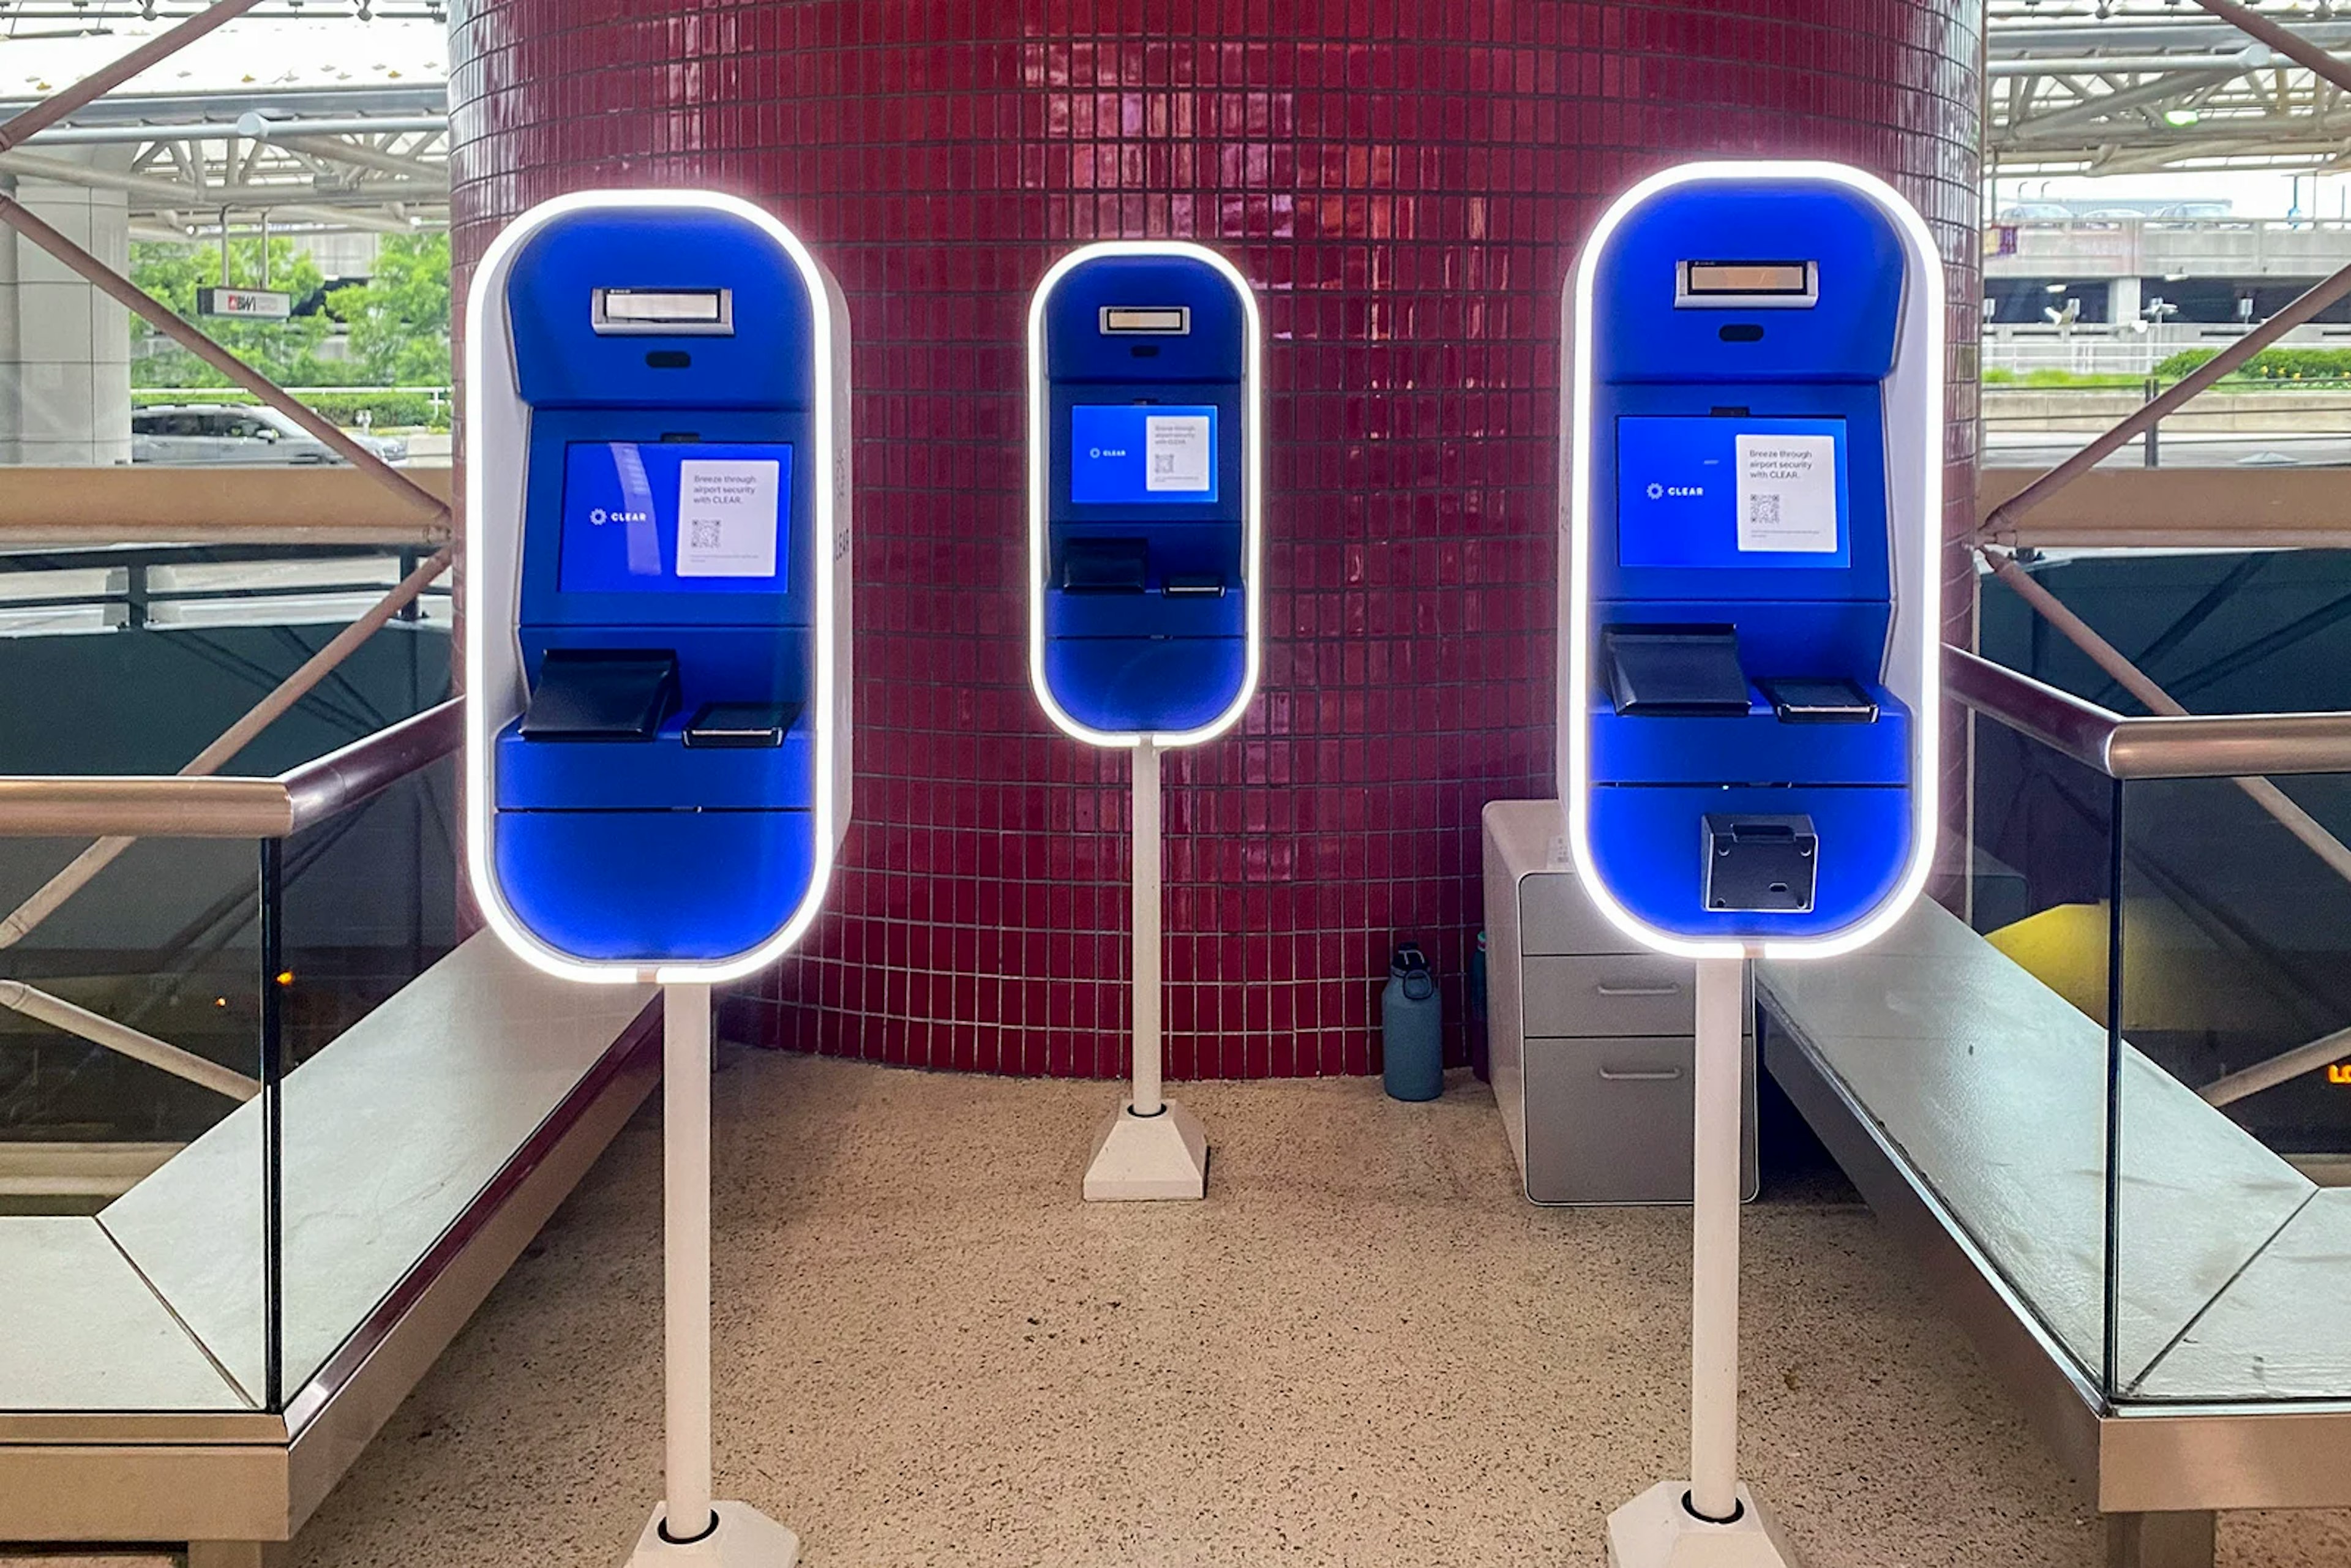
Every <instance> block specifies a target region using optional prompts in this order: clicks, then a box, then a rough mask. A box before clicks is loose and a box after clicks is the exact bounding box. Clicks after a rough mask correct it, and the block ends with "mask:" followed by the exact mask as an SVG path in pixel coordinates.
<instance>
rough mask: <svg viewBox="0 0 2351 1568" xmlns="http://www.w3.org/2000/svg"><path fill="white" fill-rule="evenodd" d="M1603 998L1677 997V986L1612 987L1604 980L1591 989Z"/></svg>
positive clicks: (1680, 989)
mask: <svg viewBox="0 0 2351 1568" xmlns="http://www.w3.org/2000/svg"><path fill="white" fill-rule="evenodd" d="M1593 990H1595V991H1598V992H1599V993H1600V994H1601V995H1602V996H1604V997H1678V996H1680V995H1681V994H1682V988H1680V987H1679V986H1612V985H1610V984H1608V982H1606V981H1605V980H1603V981H1602V982H1601V983H1600V984H1599V985H1597V986H1594V987H1593Z"/></svg>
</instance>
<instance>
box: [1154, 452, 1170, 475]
mask: <svg viewBox="0 0 2351 1568" xmlns="http://www.w3.org/2000/svg"><path fill="white" fill-rule="evenodd" d="M1151 471H1152V472H1153V473H1154V474H1173V473H1175V454H1174V453H1173V452H1155V453H1153V454H1152V455H1151Z"/></svg>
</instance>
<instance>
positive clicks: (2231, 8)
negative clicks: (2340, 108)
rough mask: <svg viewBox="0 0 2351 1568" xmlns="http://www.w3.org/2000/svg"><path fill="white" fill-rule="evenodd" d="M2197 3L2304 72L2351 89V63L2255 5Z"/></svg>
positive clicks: (2221, 0)
mask: <svg viewBox="0 0 2351 1568" xmlns="http://www.w3.org/2000/svg"><path fill="white" fill-rule="evenodd" d="M2196 4H2198V5H2201V6H2202V7H2203V8H2204V9H2205V10H2207V11H2210V13H2211V14H2212V15H2213V16H2218V17H2220V19H2221V20H2222V21H2224V22H2226V23H2228V24H2229V26H2231V27H2234V28H2236V29H2237V31H2239V32H2241V33H2242V34H2244V35H2245V36H2246V37H2249V38H2254V39H2258V40H2259V41H2261V42H2262V43H2263V44H2266V45H2268V46H2269V47H2271V48H2273V49H2275V50H2276V51H2277V52H2278V53H2279V54H2282V55H2283V56H2284V57H2286V58H2288V59H2290V60H2292V61H2294V63H2295V64H2296V65H2298V66H2300V67H2302V68H2303V69H2304V70H2306V71H2309V72H2311V73H2313V74H2314V75H2315V76H2317V77H2319V78H2323V79H2325V80H2326V81H2331V82H2333V83H2334V84H2335V86H2336V87H2339V88H2346V89H2351V61H2345V60H2340V59H2337V58H2336V57H2335V56H2333V55H2331V54H2328V53H2327V52H2326V51H2325V49H2324V48H2321V47H2319V46H2318V45H2317V44H2315V43H2313V42H2312V41H2311V40H2310V39H2308V38H2306V37H2303V36H2302V35H2300V34H2298V33H2296V32H2295V31H2294V29H2293V28H2291V27H2282V26H2279V25H2278V24H2277V23H2275V22H2273V21H2272V20H2270V19H2269V18H2268V17H2267V16H2262V14H2261V13H2260V12H2258V11H2255V10H2254V9H2253V8H2252V6H2250V5H2239V4H2238V3H2237V0H2196Z"/></svg>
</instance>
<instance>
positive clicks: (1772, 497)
mask: <svg viewBox="0 0 2351 1568" xmlns="http://www.w3.org/2000/svg"><path fill="white" fill-rule="evenodd" d="M1747 521H1748V522H1749V524H1750V525H1751V526H1753V527H1755V528H1778V527H1779V526H1780V497H1778V496H1777V495H1776V494H1774V493H1772V492H1771V491H1765V492H1763V493H1762V494H1760V495H1754V496H1750V497H1747Z"/></svg>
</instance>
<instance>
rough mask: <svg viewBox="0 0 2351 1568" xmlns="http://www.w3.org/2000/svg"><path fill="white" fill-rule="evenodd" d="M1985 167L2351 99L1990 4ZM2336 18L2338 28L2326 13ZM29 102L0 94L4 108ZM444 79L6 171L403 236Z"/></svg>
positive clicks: (33, 5) (2, 25)
mask: <svg viewBox="0 0 2351 1568" xmlns="http://www.w3.org/2000/svg"><path fill="white" fill-rule="evenodd" d="M202 8H203V0H146V3H141V0H0V50H5V47H6V43H7V41H8V40H9V39H12V38H16V39H24V40H26V41H30V40H32V39H34V38H37V37H57V36H58V35H59V34H60V33H61V32H65V31H68V30H70V31H74V32H86V31H88V30H89V29H91V28H93V27H102V26H104V25H105V24H106V23H107V21H108V20H109V19H110V18H112V19H115V20H119V21H124V22H128V21H131V20H134V19H143V18H160V19H162V20H166V21H168V20H172V19H174V18H177V17H179V16H187V15H193V13H194V12H196V11H198V10H201V9H202ZM2261 9H2262V15H2264V16H2269V17H2271V18H2273V20H2276V21H2278V22H2281V23H2283V24H2284V25H2286V26H2290V27H2292V28H2293V29H2294V31H2295V32H2296V33H2298V34H2300V35H2301V36H2302V37H2304V38H2307V39H2308V40H2310V41H2311V42H2312V43H2314V44H2317V45H2318V46H2320V47H2324V48H2325V49H2327V50H2329V51H2330V52H2335V53H2345V54H2351V0H2341V4H2340V8H2339V10H2338V7H2337V5H2336V4H2335V3H2332V0H2283V3H2281V0H2269V3H2268V4H2265V5H2262V7H2261ZM1988 12H1989V26H1988V29H1987V36H1988V40H1989V47H1988V51H1987V52H1988V59H1987V68H1988V72H1989V76H1990V80H1989V82H1988V84H1987V85H1988V99H1989V109H1990V124H1989V127H1988V131H1989V142H1990V152H1991V164H1992V169H1993V171H1994V172H1998V173H2001V174H2004V175H2021V174H2068V173H2074V174H2124V173H2148V172H2157V171H2160V170H2167V169H2172V170H2191V169H2222V168H2241V169H2279V170H2306V171H2328V172H2331V171H2339V170H2344V169H2346V168H2351V102H2346V95H2345V94H2344V93H2342V92H2341V91H2339V90H2338V89H2336V88H2335V87H2334V86H2333V85H2332V84H2330V83H2328V82H2325V81H2324V80H2322V79H2320V78H2317V77H2316V76H2314V74H2313V73H2312V72H2310V71H2308V70H2305V69H2304V68H2301V67H2299V66H2296V65H2294V64H2293V63H2292V62H2291V61H2288V60H2286V59H2284V58H2283V57H2278V56H2275V55H2273V54H2272V52H2271V51H2270V49H2269V48H2268V47H2266V46H2264V45H2262V44H2261V43H2258V42H2256V41H2255V40H2253V39H2252V38H2250V37H2247V36H2246V35H2245V34H2243V33H2241V32H2239V31H2238V30H2237V29H2236V28H2235V27H2233V26H2230V25H2229V24H2228V23H2227V22H2224V21H2221V20H2220V19H2218V18H2216V17H2213V16H2209V15H2207V14H2206V13H2204V12H2203V11H2201V10H2199V9H2198V8H2197V7H2196V6H2195V5H2193V4H2192V3H2191V0H1989V3H1988ZM443 14H444V6H443V5H440V4H438V3H436V0H265V4H263V5H260V6H258V7H256V10H255V12H254V13H253V15H254V16H259V17H276V18H278V19H281V20H283V19H286V18H297V17H298V18H305V19H309V20H314V21H319V22H333V23H340V25H341V26H364V25H365V24H364V23H363V22H361V21H360V20H359V18H361V17H371V18H374V19H379V20H395V19H400V18H425V17H430V18H433V19H435V20H437V19H439V18H440V17H441V16H442V15H443ZM2338 16H2339V17H2340V19H2338ZM22 107H26V105H25V104H23V103H17V104H5V103H0V117H5V115H6V114H7V113H9V112H11V111H12V110H14V109H17V108H22ZM447 130H448V127H447V91H446V84H445V83H442V82H429V83H428V82H423V81H420V82H417V83H416V84H415V85H414V86H413V87H409V86H405V85H403V86H402V87H400V88H398V89H386V88H385V87H383V86H381V85H373V86H369V87H365V88H356V87H355V88H350V89H340V88H330V87H319V88H302V89H292V90H283V91H277V92H265V93H253V94H218V93H207V94H201V95H194V96H191V97H185V98H154V97H145V96H131V95H118V96H116V97H112V98H108V99H99V101H98V102H97V103H96V104H93V105H91V106H90V107H89V108H88V109H86V110H82V111H80V112H79V113H78V114H76V115H75V116H74V117H73V118H72V120H71V121H70V122H69V123H68V124H67V125H65V126H61V127H58V128H57V129H54V130H51V131H47V132H44V133H43V134H41V135H40V136H38V137H36V138H34V139H33V141H30V142H29V143H27V144H26V146H25V147H23V148H21V149H19V150H17V151H16V152H9V153H5V154H0V173H15V174H22V175H31V176H35V177H39V178H50V179H66V180H69V181H72V182H73V183H85V184H90V185H96V186H100V187H102V188H106V189H111V190H119V191H122V192H124V193H126V194H127V195H128V196H129V197H130V201H131V214H132V220H133V223H134V224H135V225H137V227H138V229H139V231H140V232H141V234H142V235H151V236H155V237H161V236H162V235H186V234H189V233H192V232H205V231H211V230H214V229H216V228H217V226H218V225H219V222H220V212H221V209H222V208H223V207H226V208H228V209H230V221H231V224H232V225H233V226H237V227H246V226H250V225H252V224H254V223H256V222H257V221H258V220H259V218H260V215H261V214H262V213H263V212H264V211H266V212H267V213H268V214H269V219H270V221H271V222H273V223H276V224H281V225H287V226H305V227H326V228H345V229H350V228H356V229H371V230H377V231H380V232H399V231H403V230H407V229H411V228H414V227H418V226H435V225H442V224H445V223H446V222H447V215H448V134H447Z"/></svg>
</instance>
